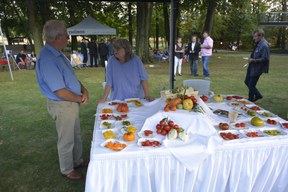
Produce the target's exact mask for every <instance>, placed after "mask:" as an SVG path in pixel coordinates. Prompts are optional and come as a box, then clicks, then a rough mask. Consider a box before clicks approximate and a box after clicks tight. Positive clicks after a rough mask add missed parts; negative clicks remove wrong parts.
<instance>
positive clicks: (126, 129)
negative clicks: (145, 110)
mask: <svg viewBox="0 0 288 192" xmlns="http://www.w3.org/2000/svg"><path fill="white" fill-rule="evenodd" d="M121 130H122V132H123V133H126V132H128V133H136V131H137V128H136V127H134V126H132V125H129V126H127V127H123V128H122V129H121Z"/></svg>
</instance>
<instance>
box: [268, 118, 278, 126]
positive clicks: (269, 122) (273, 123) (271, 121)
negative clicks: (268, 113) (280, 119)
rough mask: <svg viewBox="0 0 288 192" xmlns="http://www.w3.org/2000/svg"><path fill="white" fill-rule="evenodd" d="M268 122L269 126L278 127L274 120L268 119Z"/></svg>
mask: <svg viewBox="0 0 288 192" xmlns="http://www.w3.org/2000/svg"><path fill="white" fill-rule="evenodd" d="M266 122H267V124H268V125H277V121H275V120H274V119H267V121H266Z"/></svg>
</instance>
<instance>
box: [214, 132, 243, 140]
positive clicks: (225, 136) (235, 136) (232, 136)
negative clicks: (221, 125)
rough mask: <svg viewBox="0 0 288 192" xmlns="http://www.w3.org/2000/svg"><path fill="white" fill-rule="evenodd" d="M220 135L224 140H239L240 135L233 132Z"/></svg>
mask: <svg viewBox="0 0 288 192" xmlns="http://www.w3.org/2000/svg"><path fill="white" fill-rule="evenodd" d="M219 135H220V136H221V137H222V138H223V139H224V140H234V139H239V134H238V133H233V132H220V134H219Z"/></svg>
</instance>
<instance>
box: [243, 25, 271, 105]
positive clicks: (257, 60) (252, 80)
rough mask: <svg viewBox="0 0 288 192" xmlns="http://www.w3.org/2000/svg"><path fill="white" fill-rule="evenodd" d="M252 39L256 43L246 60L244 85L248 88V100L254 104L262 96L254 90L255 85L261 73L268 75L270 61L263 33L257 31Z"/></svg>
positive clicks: (259, 30)
mask: <svg viewBox="0 0 288 192" xmlns="http://www.w3.org/2000/svg"><path fill="white" fill-rule="evenodd" d="M253 39H254V41H255V43H256V45H255V48H254V50H253V52H252V53H251V56H250V58H249V60H248V62H249V67H248V69H247V74H246V78H245V84H246V85H247V87H248V88H249V94H248V99H249V100H250V101H252V102H255V101H257V100H259V99H262V98H263V96H262V95H261V93H260V92H259V90H258V89H257V88H256V84H257V82H258V80H259V78H260V76H261V75H262V73H268V71H269V61H270V48H269V45H268V42H267V41H266V40H265V38H264V31H263V30H262V29H257V30H255V31H254V32H253Z"/></svg>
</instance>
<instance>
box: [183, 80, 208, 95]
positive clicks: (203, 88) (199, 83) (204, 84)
mask: <svg viewBox="0 0 288 192" xmlns="http://www.w3.org/2000/svg"><path fill="white" fill-rule="evenodd" d="M183 85H184V86H188V87H193V88H194V89H195V90H197V91H199V95H209V92H210V81H209V80H202V79H188V80H184V81H183Z"/></svg>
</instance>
